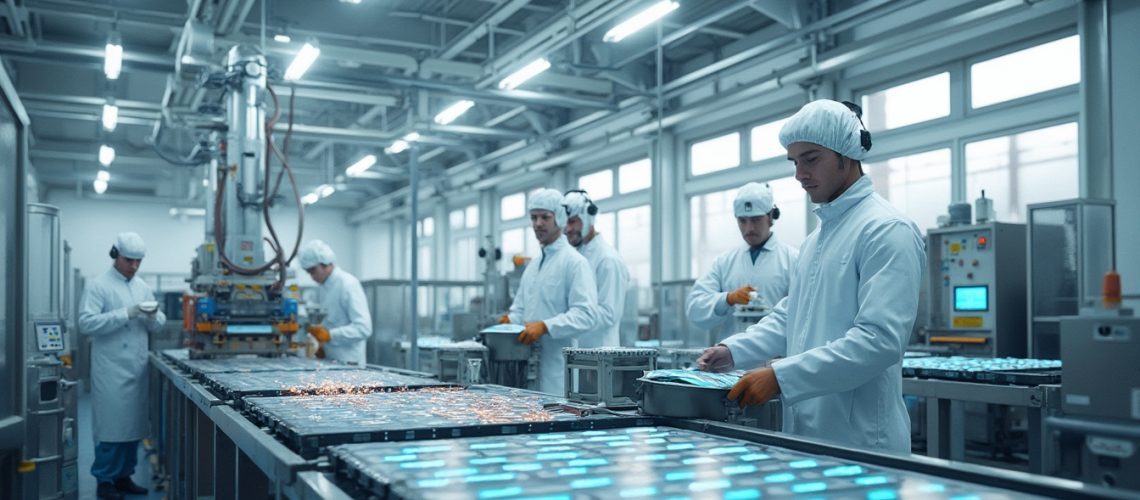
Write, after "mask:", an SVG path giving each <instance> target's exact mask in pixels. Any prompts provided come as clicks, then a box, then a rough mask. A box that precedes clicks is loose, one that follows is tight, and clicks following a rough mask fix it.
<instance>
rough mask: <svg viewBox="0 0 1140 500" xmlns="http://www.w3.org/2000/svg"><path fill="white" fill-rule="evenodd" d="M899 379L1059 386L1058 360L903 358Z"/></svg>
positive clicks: (951, 357) (952, 357)
mask: <svg viewBox="0 0 1140 500" xmlns="http://www.w3.org/2000/svg"><path fill="white" fill-rule="evenodd" d="M903 376H904V377H919V378H936V379H944V380H958V381H963V382H980V383H985V384H1001V385H1027V386H1033V385H1041V384H1059V383H1061V361H1059V360H1053V359H1021V358H970V357H963V356H950V357H927V358H907V359H903Z"/></svg>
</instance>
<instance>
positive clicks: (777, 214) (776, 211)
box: [772, 207, 780, 220]
mask: <svg viewBox="0 0 1140 500" xmlns="http://www.w3.org/2000/svg"><path fill="white" fill-rule="evenodd" d="M779 218H780V207H772V220H776V219H779Z"/></svg>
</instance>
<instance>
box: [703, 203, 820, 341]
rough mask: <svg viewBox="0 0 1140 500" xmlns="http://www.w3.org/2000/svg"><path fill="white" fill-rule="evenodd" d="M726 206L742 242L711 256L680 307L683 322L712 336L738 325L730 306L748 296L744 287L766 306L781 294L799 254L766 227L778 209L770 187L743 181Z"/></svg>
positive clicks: (723, 335)
mask: <svg viewBox="0 0 1140 500" xmlns="http://www.w3.org/2000/svg"><path fill="white" fill-rule="evenodd" d="M732 211H733V214H734V215H735V216H736V226H737V227H738V228H739V229H740V236H741V237H742V238H744V245H741V246H739V247H737V248H734V249H732V250H729V251H727V252H725V253H723V254H721V255H719V256H717V258H716V260H714V261H713V265H712V268H711V269H709V272H708V273H706V274H705V275H704V276H702V277H701V279H699V280H697V282H696V283H694V284H693V288H692V289H691V290H690V291H689V299H688V301H687V303H686V308H685V313H686V316H688V318H689V323H692V324H693V326H696V327H697V328H703V329H706V330H713V329H716V330H717V331H715V332H714V335H715V338H716V339H717V340H724V339H725V338H727V337H728V336H730V335H732V334H734V333H736V332H737V331H738V328H736V321H735V318H733V316H732V312H733V306H736V305H745V304H748V303H749V302H751V301H752V298H751V296H750V292H756V293H757V296H758V297H760V298H762V299H764V300H765V301H767V303H768V307H772V306H774V305H776V303H777V302H779V301H780V299H783V298H784V297H785V296H787V295H788V284H789V282H790V281H791V275H792V267H793V266H795V263H796V259H798V258H799V251H798V250H796V249H795V248H792V247H791V246H788V245H786V244H784V243H782V242H781V241H779V239H777V238H776V235H775V233H773V232H772V225H773V224H774V223H775V220H776V219H778V218H779V217H780V209H779V208H778V207H776V204H775V201H774V200H773V197H772V189H771V188H770V187H768V186H767V185H765V184H760V183H757V182H749V183H748V184H745V185H744V186H743V187H741V188H740V191H737V193H736V199H735V200H734V201H733V203H732Z"/></svg>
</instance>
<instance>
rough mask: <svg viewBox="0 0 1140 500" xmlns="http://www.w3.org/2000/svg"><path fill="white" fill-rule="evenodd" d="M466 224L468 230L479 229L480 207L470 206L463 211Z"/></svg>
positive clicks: (464, 225)
mask: <svg viewBox="0 0 1140 500" xmlns="http://www.w3.org/2000/svg"><path fill="white" fill-rule="evenodd" d="M463 214H464V215H463V218H464V224H463V227H465V228H467V229H475V228H477V227H479V205H470V206H468V207H467V208H466V209H464V210H463Z"/></svg>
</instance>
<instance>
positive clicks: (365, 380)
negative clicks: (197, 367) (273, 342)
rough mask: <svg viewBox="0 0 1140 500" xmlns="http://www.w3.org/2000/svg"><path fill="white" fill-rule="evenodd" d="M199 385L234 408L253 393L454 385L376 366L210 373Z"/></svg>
mask: <svg viewBox="0 0 1140 500" xmlns="http://www.w3.org/2000/svg"><path fill="white" fill-rule="evenodd" d="M203 385H205V386H206V387H207V388H209V389H210V390H212V391H214V392H215V393H216V394H218V395H219V396H220V397H221V398H222V399H231V400H233V401H234V406H236V407H237V408H238V409H241V408H243V405H244V399H246V398H250V397H256V396H302V395H312V394H321V395H330V394H347V393H369V392H385V391H394V390H416V389H423V388H426V387H455V386H454V384H448V383H445V382H440V381H438V380H434V379H425V378H418V377H409V376H407V375H401V374H397V373H391V372H386V371H379V370H362V369H351V370H319V371H273V372H252V373H210V374H205V375H203Z"/></svg>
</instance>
